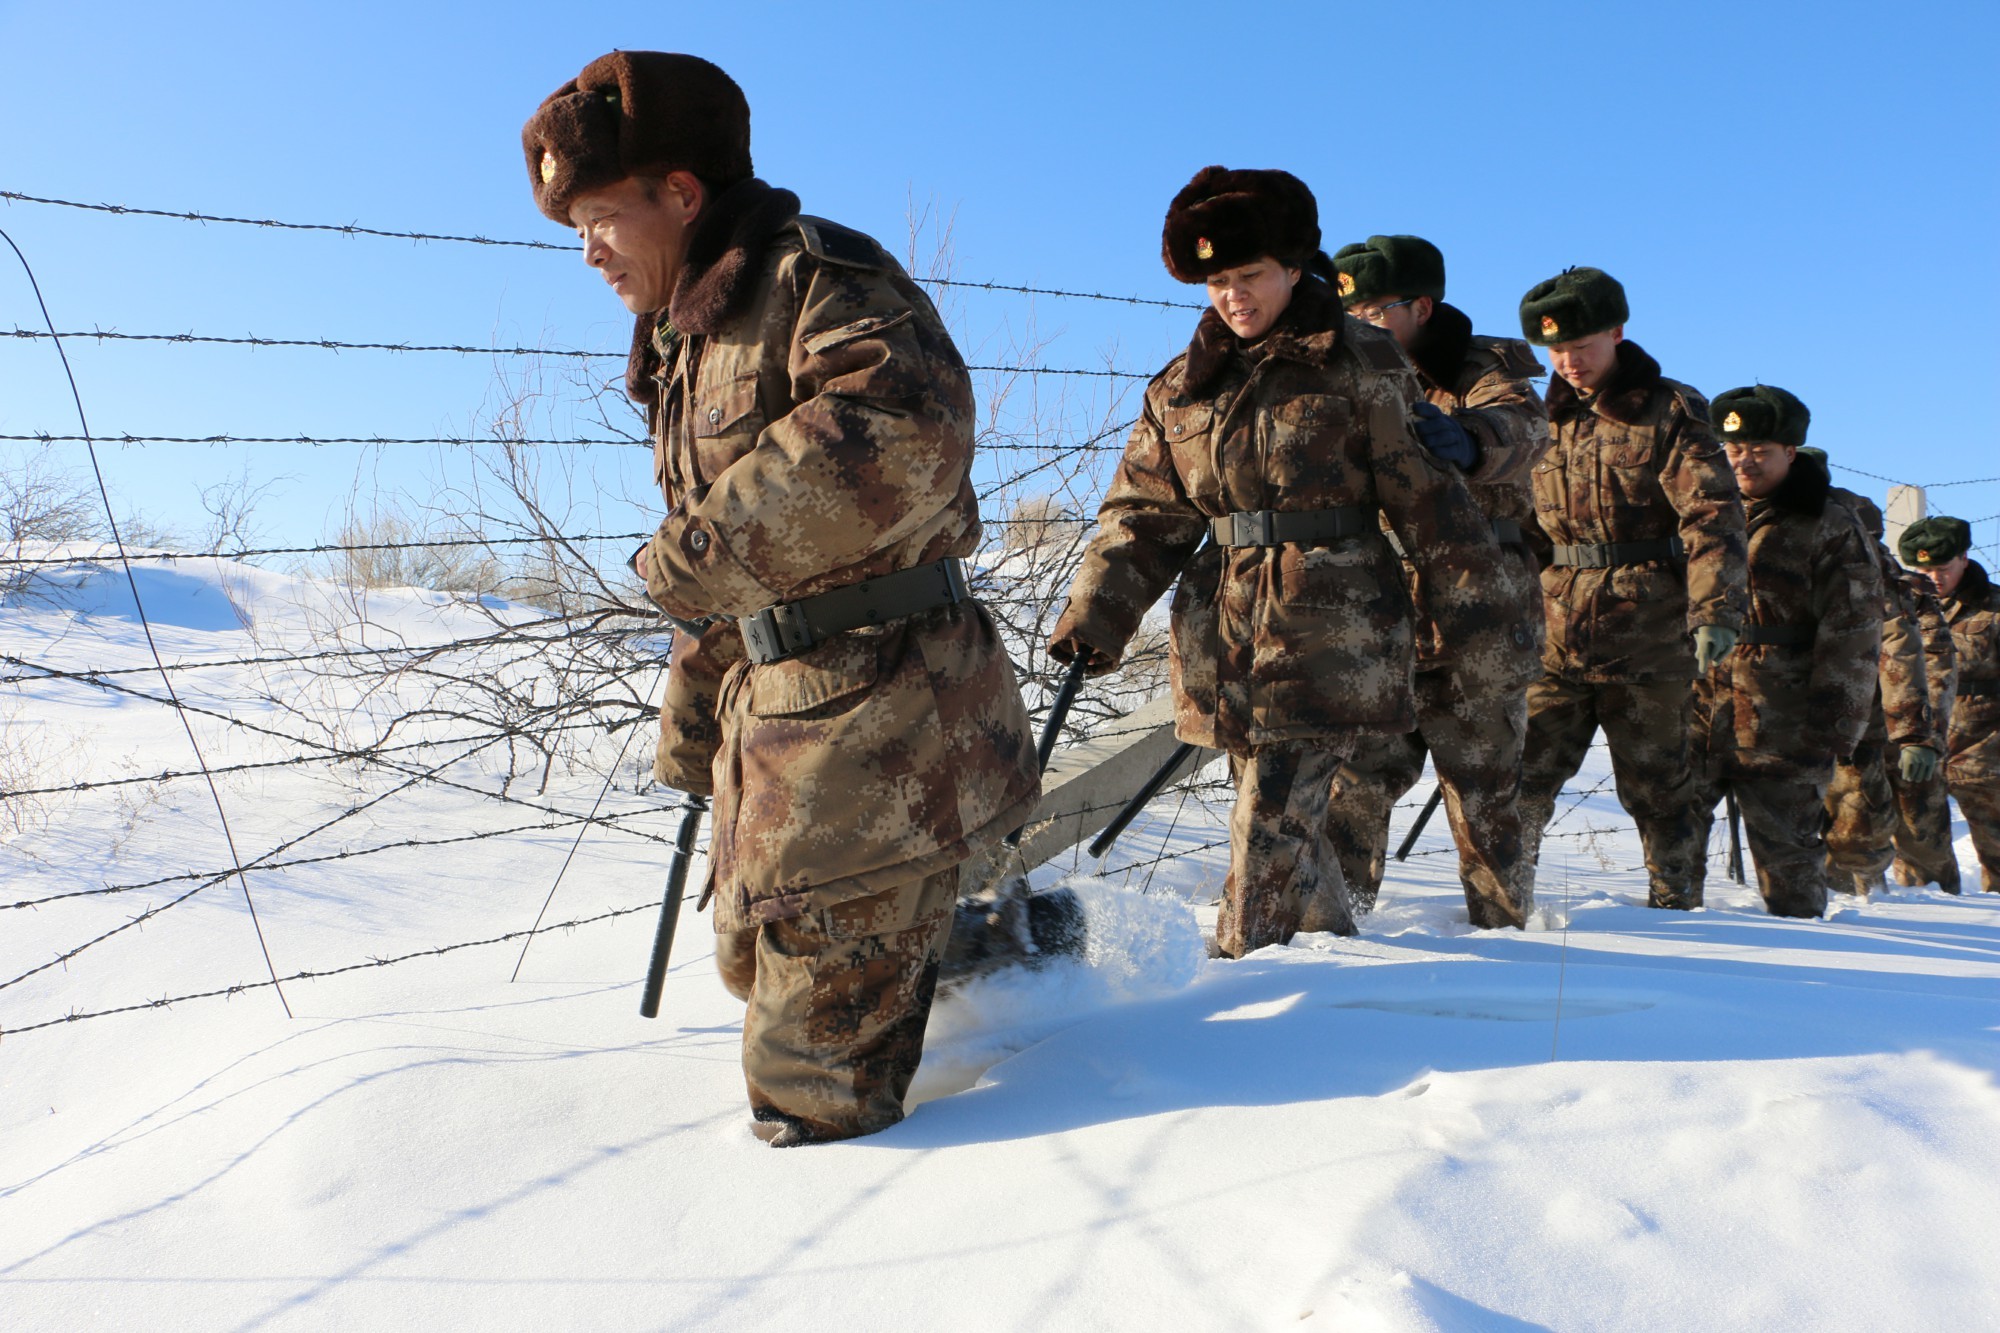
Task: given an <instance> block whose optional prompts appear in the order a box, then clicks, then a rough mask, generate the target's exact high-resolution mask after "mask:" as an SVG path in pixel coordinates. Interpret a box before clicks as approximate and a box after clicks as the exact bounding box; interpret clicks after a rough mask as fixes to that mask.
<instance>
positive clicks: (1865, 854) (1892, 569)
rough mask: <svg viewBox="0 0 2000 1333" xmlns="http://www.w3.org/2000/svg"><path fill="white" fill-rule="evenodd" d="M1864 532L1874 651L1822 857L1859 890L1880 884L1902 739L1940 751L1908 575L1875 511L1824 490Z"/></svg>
mask: <svg viewBox="0 0 2000 1333" xmlns="http://www.w3.org/2000/svg"><path fill="white" fill-rule="evenodd" d="M1828 495H1829V497H1830V498H1831V499H1832V500H1833V501H1835V502H1836V503H1839V504H1842V505H1845V506H1846V507H1847V509H1848V510H1849V512H1851V513H1852V514H1853V515H1854V516H1855V519H1856V521H1858V522H1859V523H1860V524H1861V528H1862V531H1864V532H1866V533H1867V534H1868V536H1869V539H1870V543H1871V548H1870V549H1871V551H1872V552H1873V554H1874V557H1875V566H1876V569H1877V570H1878V571H1879V572H1880V573H1881V575H1882V587H1883V594H1884V596H1883V606H1882V649H1881V656H1880V660H1879V661H1878V663H1877V669H1876V682H1877V683H1876V690H1875V699H1874V703H1873V705H1872V706H1871V707H1870V709H1869V715H1868V726H1867V729H1866V730H1865V731H1863V732H1862V734H1861V742H1860V744H1859V745H1857V746H1856V747H1855V750H1854V753H1853V754H1852V755H1851V756H1849V757H1847V758H1844V759H1842V760H1841V761H1839V762H1838V763H1837V764H1836V765H1835V766H1834V770H1833V778H1832V780H1831V781H1830V782H1829V783H1828V785H1827V789H1826V813H1827V820H1828V825H1827V830H1826V850H1827V863H1828V865H1830V866H1831V867H1832V869H1833V871H1834V873H1835V879H1834V887H1835V888H1836V889H1840V890H1842V891H1848V890H1850V889H1859V890H1861V891H1863V892H1866V891H1868V890H1870V889H1872V888H1873V887H1875V886H1876V885H1878V884H1880V883H1881V882H1882V874H1883V872H1884V871H1885V870H1887V869H1888V867H1889V864H1890V862H1891V861H1892V860H1893V859H1894V858H1895V835H1896V823H1897V802H1896V789H1895V787H1894V786H1893V785H1892V781H1891V778H1892V775H1893V774H1894V773H1896V772H1897V767H1898V756H1899V755H1900V754H1901V751H1902V747H1903V746H1905V745H1922V746H1928V747H1931V748H1933V749H1936V750H1937V752H1938V753H1939V755H1942V754H1943V753H1944V751H1943V749H1942V748H1941V746H1940V745H1939V741H1938V737H1937V728H1936V725H1935V721H1934V718H1933V715H1932V706H1931V690H1930V688H1929V671H1928V666H1927V662H1926V652H1925V642H1924V638H1923V632H1922V629H1921V627H1920V626H1919V624H1918V622H1917V606H1916V599H1915V596H1914V594H1913V593H1912V591H1911V588H1910V581H1911V577H1910V575H1909V574H1908V572H1907V571H1905V570H1904V569H1903V567H1902V566H1901V565H1899V564H1898V563H1897V562H1896V560H1895V557H1893V556H1892V555H1890V554H1889V548H1888V547H1887V546H1885V545H1883V543H1882V536H1883V531H1884V528H1883V523H1882V511H1881V509H1879V508H1878V507H1877V506H1876V505H1875V502H1874V501H1872V500H1870V499H1868V498H1867V497H1866V496H1863V495H1857V494H1856V493H1855V492H1853V491H1850V490H1847V489H1845V488H1843V487H1839V486H1834V487H1831V488H1830V489H1829V491H1828Z"/></svg>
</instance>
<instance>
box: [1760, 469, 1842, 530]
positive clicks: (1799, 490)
mask: <svg viewBox="0 0 2000 1333" xmlns="http://www.w3.org/2000/svg"><path fill="white" fill-rule="evenodd" d="M1832 490H1833V478H1832V477H1831V476H1830V475H1829V474H1828V473H1827V470H1826V464H1824V463H1822V462H1820V461H1819V459H1817V458H1814V457H1813V456H1812V455H1811V454H1800V455H1798V456H1797V457H1795V458H1794V459H1792V470H1791V471H1790V472H1787V473H1786V474H1785V479H1784V480H1783V481H1781V482H1779V483H1778V489H1777V490H1775V491H1772V492H1771V493H1770V494H1769V495H1767V496H1765V497H1764V498H1763V500H1762V501H1761V503H1763V504H1767V505H1769V506H1771V508H1773V509H1776V510H1779V511H1781V512H1783V513H1787V514H1803V515H1805V516H1806V517H1807V518H1818V517H1819V516H1820V515H1821V514H1823V513H1825V512H1826V500H1827V496H1828V494H1829V493H1830V492H1831V491H1832ZM1752 503H1759V502H1757V501H1753V502H1752Z"/></svg>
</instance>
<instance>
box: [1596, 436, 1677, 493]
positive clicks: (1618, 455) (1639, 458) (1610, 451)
mask: <svg viewBox="0 0 2000 1333" xmlns="http://www.w3.org/2000/svg"><path fill="white" fill-rule="evenodd" d="M1597 460H1598V465H1599V468H1600V480H1601V483H1602V485H1603V487H1604V503H1605V504H1606V505H1607V506H1610V507H1611V508H1614V509H1621V510H1626V511H1642V510H1648V509H1652V508H1654V507H1655V506H1656V505H1662V504H1665V502H1666V493H1665V492H1664V491H1662V490H1661V489H1660V477H1659V473H1658V472H1656V471H1655V470H1654V467H1653V442H1652V441H1651V440H1619V441H1616V442H1610V441H1607V442H1606V443H1604V444H1603V445H1601V446H1599V448H1598V452H1597Z"/></svg>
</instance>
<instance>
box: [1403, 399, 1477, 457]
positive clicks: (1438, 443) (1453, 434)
mask: <svg viewBox="0 0 2000 1333" xmlns="http://www.w3.org/2000/svg"><path fill="white" fill-rule="evenodd" d="M1412 415H1414V416H1415V418H1416V420H1415V421H1413V422H1412V423H1411V424H1412V425H1414V426H1415V427H1416V430H1417V440H1418V442H1419V443H1421V444H1422V445H1423V446H1424V448H1426V449H1428V450H1430V451H1431V452H1432V453H1433V454H1435V455H1436V456H1437V457H1439V458H1442V459H1443V460H1444V461H1445V462H1447V463H1451V464H1455V465H1456V466H1457V467H1458V469H1459V470H1460V471H1461V472H1470V471H1471V470H1472V468H1473V465H1474V464H1476V463H1477V462H1478V461H1479V445H1478V444H1477V443H1476V442H1475V441H1474V440H1473V438H1472V436H1471V435H1469V434H1468V433H1467V432H1466V429H1465V427H1463V426H1461V425H1459V424H1458V422H1457V420H1456V419H1454V418H1452V417H1450V416H1447V415H1446V414H1445V413H1443V412H1440V411H1439V410H1438V408H1437V405H1436V404H1435V403H1418V404H1417V405H1416V407H1415V408H1414V409H1413V412H1412Z"/></svg>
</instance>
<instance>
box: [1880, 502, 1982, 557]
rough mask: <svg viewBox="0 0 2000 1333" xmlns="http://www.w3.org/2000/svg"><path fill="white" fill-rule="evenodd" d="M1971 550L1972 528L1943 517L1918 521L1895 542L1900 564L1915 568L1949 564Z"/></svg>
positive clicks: (1962, 520)
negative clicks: (1901, 560)
mask: <svg viewBox="0 0 2000 1333" xmlns="http://www.w3.org/2000/svg"><path fill="white" fill-rule="evenodd" d="M1971 549H1972V525H1971V524H1970V523H1967V522H1966V521H1965V520H1964V519H1962V518H1946V517H1945V516H1944V515H1943V514H1933V515H1932V516H1931V517H1929V518H1920V519H1918V520H1917V521H1916V522H1914V523H1912V524H1910V526H1909V527H1907V528H1904V529H1903V535H1902V536H1901V537H1898V538H1897V539H1896V553H1897V554H1898V555H1900V556H1902V557H1903V563H1904V564H1906V565H1913V566H1915V567H1916V568H1918V569H1922V568H1925V567H1926V566H1929V565H1943V564H1949V563H1950V562H1951V561H1953V560H1956V559H1957V558H1958V557H1960V556H1962V555H1964V554H1965V553H1966V552H1967V551H1970V550H1971Z"/></svg>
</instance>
